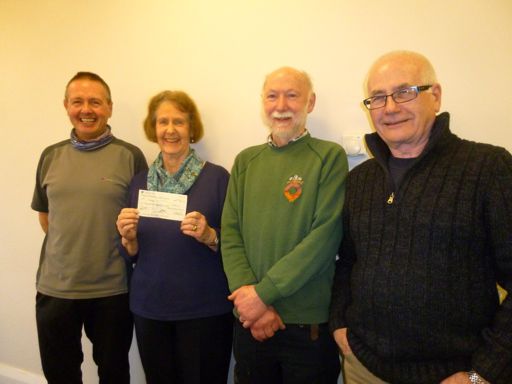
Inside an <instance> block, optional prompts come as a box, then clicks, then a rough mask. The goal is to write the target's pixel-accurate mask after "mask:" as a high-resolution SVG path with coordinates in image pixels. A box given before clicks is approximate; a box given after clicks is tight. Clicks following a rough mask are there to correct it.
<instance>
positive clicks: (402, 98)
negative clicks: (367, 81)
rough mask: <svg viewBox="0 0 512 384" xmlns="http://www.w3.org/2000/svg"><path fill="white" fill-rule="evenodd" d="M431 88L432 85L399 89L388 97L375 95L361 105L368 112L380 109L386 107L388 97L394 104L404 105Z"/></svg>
mask: <svg viewBox="0 0 512 384" xmlns="http://www.w3.org/2000/svg"><path fill="white" fill-rule="evenodd" d="M431 87H432V85H414V86H412V87H407V88H402V89H399V90H398V91H395V92H393V93H390V94H389V95H377V96H372V97H369V98H367V99H364V100H363V104H364V106H365V107H366V108H368V109H370V110H371V109H377V108H382V107H384V106H385V105H386V102H387V101H388V96H391V98H392V99H393V101H394V102H395V103H398V104H400V103H406V102H408V101H411V100H414V99H415V98H417V97H418V93H420V92H422V91H426V90H427V89H429V88H431Z"/></svg>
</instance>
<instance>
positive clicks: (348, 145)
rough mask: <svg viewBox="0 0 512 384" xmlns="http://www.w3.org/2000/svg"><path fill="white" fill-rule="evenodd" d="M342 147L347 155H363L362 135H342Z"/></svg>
mask: <svg viewBox="0 0 512 384" xmlns="http://www.w3.org/2000/svg"><path fill="white" fill-rule="evenodd" d="M342 140H343V148H344V149H345V152H346V153H347V156H359V155H363V154H364V152H365V150H364V144H363V136H362V135H346V136H343V138H342Z"/></svg>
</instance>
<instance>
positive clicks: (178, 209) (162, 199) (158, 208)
mask: <svg viewBox="0 0 512 384" xmlns="http://www.w3.org/2000/svg"><path fill="white" fill-rule="evenodd" d="M137 208H138V210H139V215H141V216H146V217H156V218H159V219H166V220H178V221H181V220H183V219H184V217H185V214H186V210H187V195H180V194H176V193H167V192H157V191H147V190H145V189H141V190H139V204H138V207H137Z"/></svg>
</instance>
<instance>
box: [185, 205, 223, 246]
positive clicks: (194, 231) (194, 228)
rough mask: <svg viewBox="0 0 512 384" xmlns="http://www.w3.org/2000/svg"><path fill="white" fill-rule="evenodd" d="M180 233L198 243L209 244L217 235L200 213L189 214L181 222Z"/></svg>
mask: <svg viewBox="0 0 512 384" xmlns="http://www.w3.org/2000/svg"><path fill="white" fill-rule="evenodd" d="M180 229H181V232H182V233H183V234H185V235H187V236H191V237H193V238H194V239H196V240H197V241H199V242H200V243H204V244H210V243H212V242H213V241H214V240H215V237H216V236H217V233H216V232H215V229H213V228H212V227H210V226H209V225H208V221H206V217H205V216H204V215H203V214H202V213H200V212H196V211H193V212H189V213H187V214H186V216H185V218H184V219H183V221H182V222H181V227H180Z"/></svg>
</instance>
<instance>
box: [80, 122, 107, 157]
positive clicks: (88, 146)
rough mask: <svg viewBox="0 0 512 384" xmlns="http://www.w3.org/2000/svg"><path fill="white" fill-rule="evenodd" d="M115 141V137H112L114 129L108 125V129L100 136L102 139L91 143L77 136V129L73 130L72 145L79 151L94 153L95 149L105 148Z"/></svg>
mask: <svg viewBox="0 0 512 384" xmlns="http://www.w3.org/2000/svg"><path fill="white" fill-rule="evenodd" d="M113 139H114V136H113V135H112V129H111V128H110V126H109V125H107V129H106V130H105V132H103V133H102V134H101V135H100V137H97V138H96V139H94V140H89V141H83V140H80V139H79V138H78V137H77V135H76V131H75V128H73V129H72V130H71V145H73V147H75V148H76V149H78V150H79V151H94V150H95V149H98V148H101V147H104V146H105V145H107V144H108V143H110V142H111V141H112V140H113Z"/></svg>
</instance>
